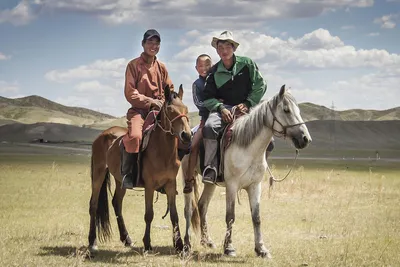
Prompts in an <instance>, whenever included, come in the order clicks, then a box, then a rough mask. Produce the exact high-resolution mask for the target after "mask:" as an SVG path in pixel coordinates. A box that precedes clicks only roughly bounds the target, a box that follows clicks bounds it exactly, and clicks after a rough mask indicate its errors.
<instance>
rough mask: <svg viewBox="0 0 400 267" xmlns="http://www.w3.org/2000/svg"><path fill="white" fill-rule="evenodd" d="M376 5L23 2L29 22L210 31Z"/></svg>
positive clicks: (368, 1) (367, 0)
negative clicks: (59, 18) (89, 19)
mask: <svg viewBox="0 0 400 267" xmlns="http://www.w3.org/2000/svg"><path fill="white" fill-rule="evenodd" d="M373 4H374V1H373V0H336V1H333V0H320V1H314V0H312V1H311V0H307V1H299V0H270V1H265V0H255V1H243V0H220V1H215V0H202V1H200V0H173V1H159V0H145V1H143V0H33V2H32V3H31V4H30V5H29V4H28V2H27V0H24V1H23V2H21V3H20V5H22V6H24V7H25V10H26V11H25V14H28V15H29V16H28V15H26V17H28V18H29V20H30V19H31V17H32V10H35V12H36V13H37V14H39V11H40V14H45V13H54V12H75V13H80V14H86V15H90V16H95V17H98V18H100V19H102V20H103V21H105V22H107V23H111V24H121V23H141V24H142V25H147V26H151V25H154V24H161V25H164V26H173V27H181V28H185V27H186V28H193V27H197V26H198V25H202V26H203V27H207V28H209V29H215V28H220V27H222V26H224V25H227V23H228V24H232V23H235V27H236V28H238V27H241V28H253V27H255V26H260V25H263V24H265V20H266V19H271V18H304V17H316V16H319V15H322V14H324V13H326V12H330V11H336V10H338V9H346V8H349V7H352V8H365V7H370V6H372V5H373ZM14 9H17V7H16V8H14ZM19 9H22V8H21V7H20V8H19ZM4 12H6V11H4ZM7 12H8V13H10V12H11V11H7ZM20 12H21V11H20ZM148 18H151V20H149V19H148ZM8 20H9V19H8ZM29 20H26V21H29ZM16 21H17V20H16Z"/></svg>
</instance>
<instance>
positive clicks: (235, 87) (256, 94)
mask: <svg viewBox="0 0 400 267" xmlns="http://www.w3.org/2000/svg"><path fill="white" fill-rule="evenodd" d="M266 90H267V83H266V81H264V79H263V77H262V75H261V73H260V71H259V70H258V67H257V65H256V63H255V62H254V61H252V60H251V59H250V58H248V57H241V56H235V55H234V63H233V66H232V68H231V69H230V70H227V69H226V68H225V67H224V64H223V63H222V61H221V60H220V61H219V62H218V63H217V64H215V65H214V66H213V67H212V69H211V72H210V74H209V75H208V77H207V79H206V84H205V88H204V99H205V100H204V105H205V107H206V108H207V109H208V110H210V111H211V112H213V111H217V110H218V108H219V107H220V106H221V105H222V104H224V105H229V106H235V105H238V104H240V103H245V104H246V105H247V106H248V107H249V108H250V107H253V106H255V105H257V104H258V103H259V102H260V101H261V98H262V97H263V96H264V94H265V92H266ZM219 99H220V100H222V101H223V103H222V102H220V101H219Z"/></svg>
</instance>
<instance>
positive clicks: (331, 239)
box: [0, 155, 400, 266]
mask: <svg viewBox="0 0 400 267" xmlns="http://www.w3.org/2000/svg"><path fill="white" fill-rule="evenodd" d="M273 163H275V164H276V165H274V166H273V171H274V173H275V174H276V175H278V176H281V175H283V174H284V173H285V172H286V164H287V162H283V161H277V160H275V161H273ZM289 164H290V163H289ZM338 164H339V162H338V163H332V162H331V163H329V164H328V163H326V164H325V163H324V164H318V165H316V164H313V163H312V162H310V161H309V162H301V161H300V162H299V164H298V165H297V168H296V169H295V171H294V172H293V174H292V175H291V176H290V177H289V178H288V179H287V180H286V181H284V182H283V183H280V184H275V186H274V189H273V191H272V194H271V197H270V198H268V184H267V182H265V183H264V185H263V196H262V208H261V216H262V229H263V234H264V240H265V241H266V243H267V246H268V248H269V249H270V251H271V253H272V256H273V259H272V260H264V259H260V258H256V257H255V254H254V252H253V247H254V243H253V229H252V225H251V218H250V211H249V205H248V201H247V197H246V194H245V192H242V193H241V194H240V200H241V205H237V206H236V222H235V224H234V228H233V230H234V232H233V241H234V245H235V247H236V249H237V253H238V256H237V257H236V258H226V257H224V256H222V242H223V238H224V232H225V222H224V220H225V213H224V210H225V198H224V194H223V192H224V189H223V188H218V189H217V191H216V194H215V196H214V199H213V200H212V202H211V207H210V210H209V216H208V218H209V226H210V232H211V236H212V238H213V240H214V241H215V242H216V244H217V249H215V250H211V249H205V248H202V247H200V245H199V238H198V237H196V236H195V237H193V239H192V241H193V243H192V244H193V247H194V254H193V255H192V257H190V258H186V259H183V258H180V257H179V256H177V255H175V253H174V251H173V249H172V241H171V226H170V221H169V220H168V219H165V220H162V219H161V216H162V215H163V214H164V212H165V208H166V200H165V197H164V196H160V198H159V200H158V202H157V203H156V204H155V205H154V206H155V218H154V221H153V225H152V226H153V227H152V244H153V247H154V250H155V251H154V253H151V254H148V255H144V254H143V253H142V246H143V243H142V241H141V240H142V237H143V233H144V229H145V224H144V220H143V215H144V201H143V193H142V192H138V191H129V192H128V193H127V196H126V198H125V201H124V207H123V210H124V215H125V222H126V224H127V228H128V231H129V232H130V235H131V237H132V239H133V240H134V242H135V247H134V248H133V249H131V248H124V247H123V246H122V244H121V243H120V242H119V238H118V237H119V235H118V230H117V226H116V221H115V218H114V216H113V211H112V212H111V215H112V216H111V222H112V226H113V232H114V235H113V238H112V240H111V241H110V242H108V243H105V244H101V243H100V244H99V248H100V251H99V253H98V255H96V256H95V257H94V258H92V259H85V257H84V256H85V249H84V246H86V245H87V233H88V225H89V214H88V202H89V198H90V178H89V174H90V170H89V158H88V157H84V156H65V155H64V156H40V157H37V156H25V157H17V156H0V225H1V227H0V255H1V259H0V266H128V265H129V266H399V265H400V255H399V250H400V233H399V229H400V205H399V204H400V179H399V174H400V170H399V169H398V167H397V166H395V165H383V164H379V163H374V166H373V167H372V168H371V169H370V168H369V166H368V165H369V164H368V163H353V164H352V165H347V167H344V166H341V165H338ZM181 190H182V189H181V184H180V183H179V193H180V194H179V195H178V211H179V215H180V225H181V231H182V232H183V231H184V218H183V197H182V194H181Z"/></svg>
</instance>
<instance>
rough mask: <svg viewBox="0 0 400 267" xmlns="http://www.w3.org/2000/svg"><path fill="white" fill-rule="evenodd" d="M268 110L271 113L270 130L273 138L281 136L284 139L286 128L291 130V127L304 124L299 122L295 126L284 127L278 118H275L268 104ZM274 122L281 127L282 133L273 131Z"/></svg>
mask: <svg viewBox="0 0 400 267" xmlns="http://www.w3.org/2000/svg"><path fill="white" fill-rule="evenodd" d="M268 108H269V110H270V111H271V113H272V126H271V130H272V133H273V134H274V135H275V136H277V137H279V135H281V136H283V137H285V138H286V130H287V129H288V128H291V127H295V126H299V125H302V124H305V122H299V123H296V124H291V125H286V126H284V125H283V124H282V123H281V122H280V121H279V120H278V118H277V117H276V116H275V112H274V110H273V109H272V107H271V104H270V103H268ZM275 122H277V123H278V124H279V125H280V126H281V127H282V131H277V130H275V129H274V124H275ZM277 134H279V135H277Z"/></svg>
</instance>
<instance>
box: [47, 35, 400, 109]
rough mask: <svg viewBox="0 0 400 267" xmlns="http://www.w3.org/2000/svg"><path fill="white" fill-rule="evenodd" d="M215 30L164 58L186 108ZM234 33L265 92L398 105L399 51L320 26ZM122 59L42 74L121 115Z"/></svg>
mask: <svg viewBox="0 0 400 267" xmlns="http://www.w3.org/2000/svg"><path fill="white" fill-rule="evenodd" d="M219 33H220V31H210V32H207V31H190V32H188V33H186V34H183V40H184V42H185V43H186V44H187V45H186V46H185V47H183V48H182V49H181V50H180V51H178V52H177V53H176V54H175V55H172V56H171V58H170V60H168V61H164V63H165V64H166V66H167V68H168V71H169V73H170V75H171V78H172V80H173V82H174V83H175V86H176V87H178V86H179V84H181V83H182V84H183V86H184V89H185V94H184V101H185V103H186V104H187V105H188V106H189V108H190V110H191V111H195V110H196V108H195V106H194V105H193V101H192V96H191V85H192V83H193V81H194V80H195V79H196V78H197V73H196V71H195V69H194V65H195V60H196V57H197V56H198V55H199V54H202V53H207V54H209V55H210V56H211V57H212V59H213V62H214V63H216V62H217V60H218V55H217V54H216V52H215V49H214V48H212V47H211V45H210V42H211V39H212V37H213V36H216V35H218V34H219ZM234 38H235V39H236V40H237V41H238V42H239V43H240V46H239V49H238V50H237V54H238V55H245V56H248V57H250V58H252V59H253V60H254V61H255V62H256V63H257V65H258V66H259V68H260V70H261V72H262V74H263V76H264V77H265V78H266V79H267V81H268V91H267V95H266V97H271V96H272V95H274V94H276V93H277V92H278V91H277V90H278V89H279V88H280V86H281V85H282V84H286V85H287V86H288V87H292V92H293V94H294V95H295V97H296V98H297V100H298V101H299V102H305V101H307V102H313V103H317V104H323V105H326V106H329V105H330V104H331V103H332V101H334V102H335V105H336V106H338V107H339V108H354V107H368V108H389V107H393V106H395V105H398V104H396V103H395V102H396V101H398V99H399V98H398V93H397V92H396V90H397V88H398V84H400V80H399V78H397V77H400V55H398V54H394V53H389V52H388V51H386V50H378V49H369V50H365V49H357V48H355V47H353V46H349V45H346V44H345V43H344V42H343V41H342V40H341V39H340V38H339V37H338V36H332V35H331V34H330V32H329V31H327V30H325V29H317V30H315V31H313V32H310V33H307V34H305V35H303V36H300V37H297V38H294V37H290V38H288V39H287V40H283V39H280V38H277V37H272V36H269V35H266V34H261V33H258V32H250V31H235V32H234ZM127 63H128V60H126V59H114V60H113V59H111V60H97V61H95V62H92V63H88V64H87V65H82V66H79V67H77V68H72V69H70V70H63V71H60V70H53V71H52V72H49V73H48V74H46V77H47V78H48V79H49V80H52V81H57V82H60V81H69V82H73V83H74V86H75V87H74V88H75V95H76V96H77V97H82V98H83V99H87V100H88V99H89V100H90V104H89V105H90V106H89V107H90V108H94V109H96V110H100V111H102V112H106V111H107V110H109V111H110V112H113V113H112V114H113V115H118V116H121V115H123V114H125V112H126V110H127V109H128V107H129V104H128V103H127V101H126V100H125V98H124V95H123V86H124V73H125V67H126V64H127ZM349 73H351V74H349ZM364 73H367V74H364ZM354 77H355V78H354ZM383 92H384V93H385V94H383ZM385 95H387V96H389V97H387V96H385Z"/></svg>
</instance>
